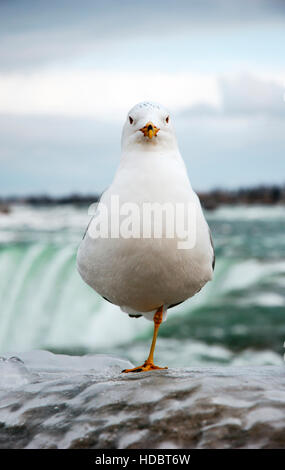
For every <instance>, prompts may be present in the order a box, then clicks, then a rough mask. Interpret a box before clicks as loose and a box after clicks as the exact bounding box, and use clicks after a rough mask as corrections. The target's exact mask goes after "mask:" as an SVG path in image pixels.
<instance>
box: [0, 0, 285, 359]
mask: <svg viewBox="0 0 285 470" xmlns="http://www.w3.org/2000/svg"><path fill="white" fill-rule="evenodd" d="M284 43H285V3H284V1H283V0H252V1H250V2H249V1H245V0H240V1H234V0H200V1H196V0H188V1H183V0H178V1H176V2H173V1H172V2H170V1H169V0H164V1H161V0H157V1H156V2H155V3H152V4H149V3H146V2H138V1H136V0H132V1H129V0H122V1H120V2H117V1H114V0H113V1H111V0H105V1H104V2H99V1H97V0H92V1H91V0H82V1H81V2H77V1H75V0H57V1H55V2H44V1H42V0H24V1H20V0H13V1H8V0H1V2H0V352H1V353H3V352H6V351H24V350H30V349H35V348H45V349H49V350H51V351H56V352H66V353H70V354H83V353H86V352H102V353H103V352H104V353H111V354H119V355H120V356H123V357H127V358H129V359H130V360H132V361H134V362H137V361H141V359H142V357H144V356H145V354H146V353H147V351H148V347H149V342H150V339H151V336H152V324H151V323H150V322H147V321H146V320H144V319H138V320H135V319H130V318H129V317H128V316H127V315H125V314H123V313H121V312H120V310H119V308H118V307H115V306H113V305H111V304H109V303H107V302H106V301H104V300H103V299H102V298H100V297H99V296H98V295H97V294H96V293H95V292H94V291H92V290H91V289H90V288H89V287H88V286H87V285H85V284H84V283H83V281H82V280H81V279H80V277H79V275H78V273H77V271H76V267H75V256H76V250H77V247H78V244H79V243H80V240H81V238H82V236H83V233H84V231H85V228H86V225H87V224H88V221H89V218H90V217H89V215H88V206H89V204H90V203H91V202H93V201H95V200H96V198H97V197H98V195H99V194H100V193H101V192H102V191H103V190H104V189H105V188H106V187H108V185H109V184H110V183H111V181H112V178H113V176H114V173H115V171H116V168H117V166H118V162H119V158H120V136H121V128H122V125H123V123H124V120H125V117H126V115H127V112H128V110H129V109H130V108H131V107H132V106H133V105H134V104H136V103H137V102H139V101H144V100H153V101H156V102H160V103H161V104H163V105H164V106H165V107H167V108H168V109H169V110H170V112H171V115H172V116H173V119H174V123H175V128H176V133H177V138H178V142H179V147H180V150H181V153H182V155H183V158H184V160H185V162H186V165H187V168H188V171H189V176H190V179H191V182H192V185H193V187H194V189H195V190H196V191H198V193H199V195H200V197H201V201H202V203H203V205H204V208H205V215H206V218H207V220H208V222H209V225H210V228H211V230H212V234H213V239H214V244H215V247H216V258H217V261H216V269H215V276H214V280H213V281H212V282H211V283H209V284H208V285H207V286H206V288H205V289H203V291H202V292H201V293H199V294H198V295H197V296H195V297H194V298H193V299H190V300H189V301H187V302H185V303H184V304H183V305H180V306H178V307H176V308H174V309H171V310H170V311H169V315H168V320H167V322H166V323H164V324H163V325H162V326H161V329H160V337H159V339H158V348H157V362H161V363H163V364H164V363H166V364H168V365H169V366H183V365H185V366H186V365H188V366H190V365H197V364H206V365H208V364H212V363H222V364H225V365H226V364H234V365H241V364H244V365H249V364H282V363H283V357H282V356H283V349H284V348H283V343H284V340H285V321H284V320H285V315H284V306H285V293H284V287H285V236H284V233H285V189H284V182H285V181H284V180H285V177H284V175H285V158H284V153H285V103H284V91H285V56H284Z"/></svg>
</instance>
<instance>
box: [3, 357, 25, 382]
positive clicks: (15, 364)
mask: <svg viewBox="0 0 285 470" xmlns="http://www.w3.org/2000/svg"><path fill="white" fill-rule="evenodd" d="M31 380H32V374H31V373H30V371H29V370H28V369H27V368H26V366H25V364H24V362H23V361H21V359H20V358H19V357H16V356H12V357H9V358H6V357H3V356H2V357H0V389H11V388H17V387H21V386H22V385H25V384H27V383H29V382H30V381H31Z"/></svg>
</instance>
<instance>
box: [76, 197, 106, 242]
mask: <svg viewBox="0 0 285 470" xmlns="http://www.w3.org/2000/svg"><path fill="white" fill-rule="evenodd" d="M106 191H107V189H106V190H105V191H103V192H102V193H101V195H100V196H99V199H98V201H97V209H96V211H95V214H93V215H92V217H91V219H90V220H89V222H88V225H87V227H86V229H85V232H84V235H83V237H82V240H84V238H85V237H86V233H87V232H88V229H89V226H90V224H91V222H92V220H93V219H94V217H95V215H96V212H97V210H98V204H99V202H100V201H101V199H102V197H103V195H104V194H105V192H106Z"/></svg>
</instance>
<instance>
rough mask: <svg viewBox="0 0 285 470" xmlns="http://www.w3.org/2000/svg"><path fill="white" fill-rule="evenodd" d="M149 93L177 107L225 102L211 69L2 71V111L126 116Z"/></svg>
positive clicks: (104, 116) (148, 97) (170, 105)
mask: <svg viewBox="0 0 285 470" xmlns="http://www.w3.org/2000/svg"><path fill="white" fill-rule="evenodd" d="M146 99H147V100H152V101H156V102H161V103H162V104H163V105H164V106H166V107H169V108H170V109H172V110H176V109H180V108H183V107H189V106H193V105H195V104H201V103H202V104H203V103H205V104H210V105H212V106H219V102H220V97H219V90H218V86H217V81H216V79H215V77H214V76H211V75H206V74H204V75H201V74H190V73H172V74H170V73H161V74H153V73H152V72H148V71H146V72H145V73H132V72H129V71H128V72H117V71H115V70H114V71H109V70H108V71H104V70H90V69H88V70H81V71H78V70H77V69H76V68H74V69H67V68H65V69H51V70H44V71H41V72H31V73H29V74H19V73H17V74H8V75H7V74H6V75H2V76H1V75H0V113H12V114H13V113H14V114H17V113H18V114H53V115H65V116H94V117H97V118H98V119H105V120H106V119H107V120H108V119H109V120H111V119H120V120H122V119H123V118H124V116H125V114H126V113H127V112H128V110H129V109H130V108H131V107H132V106H133V105H134V104H136V103H137V102H140V101H143V100H146Z"/></svg>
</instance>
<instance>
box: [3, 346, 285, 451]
mask: <svg viewBox="0 0 285 470" xmlns="http://www.w3.org/2000/svg"><path fill="white" fill-rule="evenodd" d="M7 361H8V364H9V359H5V360H4V361H2V362H3V364H5V366H3V367H8V366H7ZM11 364H13V365H12V375H13V376H14V379H13V381H12V382H9V380H4V379H2V382H0V404H1V407H0V448H64V449H66V448H96V449H106V448H113V449H115V448H116V449H119V448H121V449H125V448H140V449H146V448H150V449H153V448H284V447H285V368H284V367H283V366H265V367H264V366H263V367H260V366H257V367H213V368H197V367H195V368H190V367H189V368H184V369H169V370H159V371H153V372H146V373H141V374H126V375H124V374H121V373H120V370H122V369H124V368H126V367H130V363H129V362H128V361H125V360H123V359H119V358H115V357H110V356H103V355H88V356H83V357H74V356H64V355H55V354H52V353H48V352H46V351H33V352H30V353H24V354H18V359H17V358H16V359H15V358H14V359H10V364H9V367H10V366H11ZM3 373H4V374H5V371H4V369H3ZM17 374H18V375H19V376H20V379H19V382H18V385H17V377H16V378H15V376H17Z"/></svg>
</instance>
